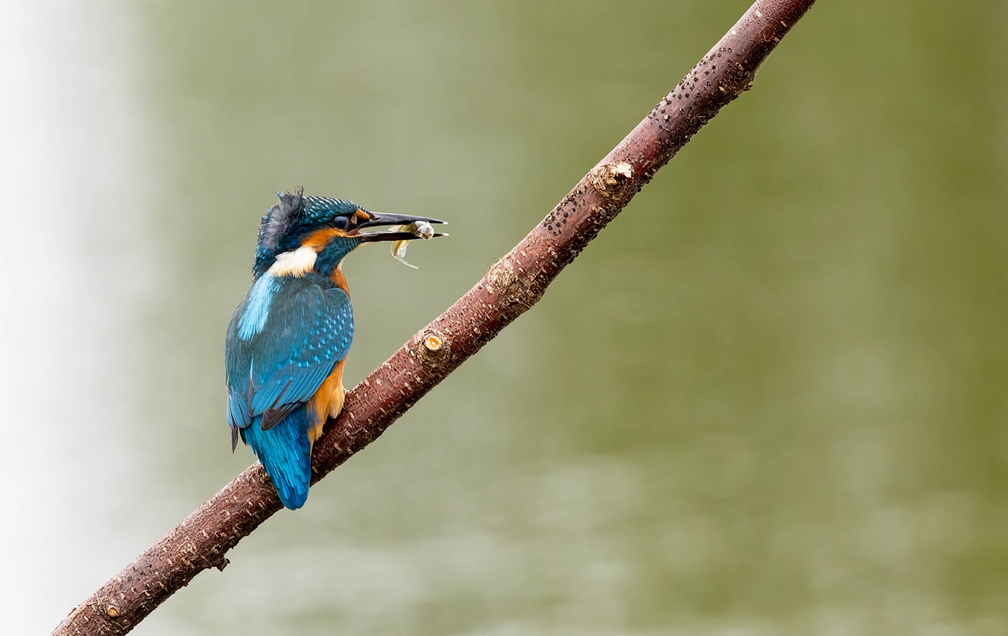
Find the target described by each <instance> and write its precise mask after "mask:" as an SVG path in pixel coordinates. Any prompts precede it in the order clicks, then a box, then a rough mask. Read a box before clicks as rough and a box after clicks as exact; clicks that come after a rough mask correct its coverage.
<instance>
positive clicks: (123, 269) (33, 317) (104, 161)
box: [0, 1, 157, 634]
mask: <svg viewBox="0 0 1008 636" xmlns="http://www.w3.org/2000/svg"><path fill="white" fill-rule="evenodd" d="M0 24H3V25H4V37H3V38H0V82H2V85H3V86H4V90H3V99H2V100H0V140H2V141H0V191H2V192H3V213H2V214H3V221H2V228H3V229H2V232H3V239H2V243H3V248H2V250H0V266H2V269H3V273H4V275H3V276H2V277H0V297H2V298H3V302H2V308H0V312H2V314H0V318H2V323H0V358H2V360H3V362H2V364H0V403H2V404H3V412H4V417H3V431H4V432H3V435H4V440H3V442H2V443H0V458H2V459H0V467H2V469H0V470H2V471H3V472H2V483H3V484H4V497H3V499H4V508H5V509H6V512H5V521H4V522H3V523H2V524H0V545H2V546H3V557H2V562H3V564H4V572H5V575H4V576H3V577H2V580H0V586H2V588H4V589H2V591H0V599H2V600H0V615H2V617H3V618H2V619H0V632H2V633H5V634H41V633H48V632H49V631H50V630H52V629H53V628H54V627H55V626H56V625H57V624H58V623H59V621H60V620H62V618H63V617H64V616H65V615H66V613H67V612H68V611H69V610H70V609H71V608H72V607H73V606H74V605H75V604H76V603H78V602H80V601H82V600H83V599H84V598H85V597H86V596H87V595H88V594H89V593H90V592H91V591H92V590H94V589H95V588H96V587H97V585H99V584H101V583H102V582H104V580H106V579H107V578H109V577H111V576H112V575H113V574H114V573H115V571H114V567H113V566H111V565H110V564H114V563H118V564H119V565H124V564H125V563H126V562H127V561H128V560H129V559H130V558H131V557H129V556H126V555H128V554H129V552H130V551H132V550H134V548H135V546H133V545H131V542H129V541H126V542H124V541H121V539H122V537H121V536H120V535H119V532H123V530H122V529H123V528H124V527H128V526H129V521H128V520H129V510H125V509H123V507H124V506H126V504H125V499H124V497H123V496H122V494H121V493H122V491H123V489H121V488H120V485H122V484H128V483H130V482H131V481H132V480H133V478H134V474H135V472H136V471H137V470H138V466H137V461H136V460H135V459H134V458H132V457H131V453H130V452H128V442H127V441H126V440H124V439H122V431H123V430H124V429H126V427H127V426H128V425H133V426H142V425H143V422H142V417H140V414H139V413H138V412H136V411H137V408H136V407H135V403H134V401H133V400H132V396H133V395H135V390H134V389H135V384H134V383H137V382H138V378H137V376H138V375H139V374H138V369H136V368H135V366H136V365H138V364H139V359H138V358H137V357H136V356H137V355H138V350H139V347H138V346H136V345H137V344H138V341H137V338H138V336H137V335H136V334H137V330H136V326H137V324H138V322H139V321H140V320H142V316H141V315H140V314H139V311H140V310H139V309H138V308H141V307H143V306H144V305H145V299H147V298H148V297H149V296H150V295H151V294H152V293H153V290H155V289H156V286H157V285H156V282H157V281H156V280H154V278H153V276H154V272H155V269H156V263H157V261H156V255H155V254H154V252H153V251H152V245H150V243H149V241H148V237H149V234H150V229H149V227H148V221H149V217H148V206H147V205H145V201H146V200H147V199H148V196H147V195H148V192H146V190H147V185H146V184H145V183H144V180H143V175H144V174H146V173H148V172H149V170H147V169H145V168H144V165H145V164H146V163H147V159H148V158H147V157H146V156H145V143H144V137H145V130H144V128H145V125H144V122H143V121H141V119H140V118H139V115H138V112H139V111H138V109H137V108H136V107H135V103H134V102H135V91H134V88H135V83H136V79H137V78H136V76H135V71H136V69H137V68H138V64H137V62H138V61H139V60H138V50H137V48H136V47H135V46H134V44H135V43H136V40H137V33H136V31H135V30H134V26H135V25H134V24H133V22H132V21H131V19H130V13H129V7H128V5H120V4H110V3H99V4H92V3H87V4H81V3H75V2H68V1H64V2H31V3H20V2H6V3H3V4H2V6H0ZM110 520H111V522H110ZM124 543H125V544H126V545H124ZM12 566H13V567H12ZM116 567H117V566H116ZM108 568H113V569H112V570H109V569H108ZM96 573H101V574H96Z"/></svg>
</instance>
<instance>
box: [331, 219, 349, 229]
mask: <svg viewBox="0 0 1008 636" xmlns="http://www.w3.org/2000/svg"><path fill="white" fill-rule="evenodd" d="M332 224H333V227H335V228H336V229H337V230H345V229H347V228H348V227H350V218H349V217H345V216H337V217H336V218H334V219H333V222H332Z"/></svg>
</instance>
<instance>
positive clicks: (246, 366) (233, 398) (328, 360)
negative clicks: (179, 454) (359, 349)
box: [227, 277, 354, 429]
mask: <svg viewBox="0 0 1008 636" xmlns="http://www.w3.org/2000/svg"><path fill="white" fill-rule="evenodd" d="M281 280H282V282H281V283H280V285H279V287H278V290H277V292H276V294H275V296H274V298H273V299H272V302H271V303H270V307H269V315H268V318H267V319H266V320H265V322H264V324H263V326H262V329H261V331H259V332H258V333H256V334H255V335H254V336H252V337H251V338H249V339H248V340H247V341H241V340H240V339H237V338H234V337H232V334H230V333H229V351H228V356H227V357H228V363H227V367H228V421H229V422H230V423H231V425H232V427H237V428H244V427H246V426H248V425H249V424H250V423H251V421H252V418H253V417H255V416H257V415H262V416H263V421H262V427H263V428H264V429H268V428H270V426H272V425H274V424H276V423H277V422H279V421H280V420H282V419H283V418H284V417H285V416H286V415H287V414H288V413H289V412H290V411H291V410H292V409H294V408H296V407H297V406H298V405H300V404H303V403H305V402H307V401H308V400H309V399H311V397H312V396H313V395H314V394H315V392H316V391H318V389H319V387H320V386H322V382H323V381H324V380H325V379H326V377H328V376H329V374H330V373H332V370H333V368H334V367H335V366H336V363H337V362H339V361H340V360H342V359H343V358H345V357H346V354H347V351H348V350H349V349H350V343H351V341H352V340H353V328H354V325H353V312H352V310H351V308H350V298H349V297H348V296H347V294H346V292H344V291H343V290H342V289H339V288H338V287H329V288H327V289H323V287H321V286H320V285H319V284H317V283H316V282H313V281H312V280H311V279H310V278H307V277H306V278H284V279H281ZM232 322H234V321H232ZM232 350H233V351H232Z"/></svg>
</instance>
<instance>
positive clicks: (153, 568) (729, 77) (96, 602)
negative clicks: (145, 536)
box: [54, 0, 815, 635]
mask: <svg viewBox="0 0 1008 636" xmlns="http://www.w3.org/2000/svg"><path fill="white" fill-rule="evenodd" d="M814 1H815V0H757V2H755V3H754V4H753V5H752V6H751V7H750V8H749V10H748V11H747V12H746V13H745V15H743V16H742V18H741V19H740V20H739V21H738V23H736V24H735V26H734V27H732V29H731V30H730V31H729V32H728V33H727V34H726V35H725V36H724V37H723V38H722V39H721V41H720V42H718V43H717V44H716V45H715V46H714V48H712V49H711V51H710V52H709V53H708V54H707V55H706V56H704V58H703V59H702V60H700V62H699V63H698V64H697V65H696V66H695V67H693V69H692V70H691V71H690V72H689V73H688V74H687V75H686V77H685V78H683V80H682V81H681V82H679V85H678V86H676V87H675V89H673V90H672V92H670V93H669V94H668V95H666V96H665V97H664V98H663V99H662V100H661V102H659V104H658V105H657V106H655V108H654V110H652V111H651V112H650V113H649V114H648V116H647V117H646V118H645V119H644V120H643V121H642V122H641V123H640V124H638V125H637V127H636V128H634V130H633V131H632V132H631V133H630V134H629V135H627V137H626V138H625V139H624V140H623V141H622V142H620V144H619V145H617V146H616V148H614V149H613V150H612V152H610V153H609V154H608V155H607V156H606V157H605V158H604V159H602V161H600V162H599V163H598V164H597V165H596V166H595V167H594V168H592V169H591V171H590V172H589V173H588V174H587V175H585V177H584V178H583V179H581V181H580V182H579V183H578V184H577V186H575V187H574V189H573V190H571V192H570V193H568V194H567V196H566V197H564V199H563V200H562V201H561V202H560V203H559V204H558V205H557V206H556V208H554V209H553V211H552V212H550V213H549V214H548V215H547V216H546V218H545V219H543V221H542V222H541V223H539V224H538V225H537V226H535V227H534V228H533V229H532V231H531V232H529V234H528V235H527V236H526V237H525V238H524V239H522V240H521V242H519V243H518V245H516V246H515V247H514V249H512V250H511V251H510V252H508V253H507V254H506V255H505V256H503V257H502V258H501V259H500V260H498V261H497V262H496V263H494V264H493V265H492V266H491V267H490V270H489V271H488V272H487V274H486V276H484V277H483V278H482V279H481V280H480V281H479V282H478V283H476V285H475V286H474V287H473V288H472V289H470V290H469V291H468V292H467V293H466V294H465V295H464V296H463V297H462V298H460V299H459V300H458V301H456V302H455V304H453V305H452V306H451V307H449V308H448V309H447V310H446V311H445V312H444V313H443V314H441V316H439V317H438V318H437V319H435V320H434V321H433V322H431V323H430V324H429V325H428V326H427V327H425V328H424V329H422V330H421V331H420V332H419V333H417V334H416V335H415V336H414V337H413V338H412V339H411V340H410V341H409V342H407V343H406V344H405V345H403V346H402V347H401V348H400V349H399V350H398V351H396V352H395V353H394V354H393V355H392V357H391V358H389V359H388V360H387V361H386V362H385V363H383V364H382V365H381V366H380V367H378V368H377V369H376V370H375V371H374V372H372V373H371V374H370V375H369V376H368V377H367V378H365V379H364V380H362V381H361V383H360V384H358V385H357V386H356V387H354V389H353V390H352V391H350V392H349V393H348V394H347V397H346V402H345V404H344V408H343V412H342V414H340V416H339V418H337V419H336V420H335V421H331V422H329V423H328V425H327V428H326V432H325V434H324V435H323V436H322V437H321V439H319V441H318V442H317V443H316V444H315V451H314V454H313V457H312V462H313V469H314V471H315V475H314V479H313V481H317V480H319V479H321V478H322V477H324V476H325V475H327V474H328V473H329V472H330V471H332V470H333V469H334V468H336V467H337V466H339V465H340V464H342V463H343V462H344V461H346V460H347V459H348V458H349V457H350V456H351V455H353V454H354V453H356V452H357V451H359V450H361V449H362V448H364V447H365V446H367V445H368V444H369V443H371V442H372V441H373V440H374V439H376V438H377V437H378V436H379V435H381V433H382V432H383V431H384V430H385V429H386V428H387V427H388V426H389V425H391V424H392V422H394V421H395V420H396V419H397V418H398V417H399V416H400V415H402V414H403V413H405V412H406V410H407V409H409V408H410V407H411V406H412V405H413V404H415V403H416V402H417V400H419V399H420V398H421V397H423V396H424V394H426V393H427V391H429V390H430V389H431V388H433V387H434V386H435V385H436V384H437V383H438V382H440V381H441V380H443V379H444V378H445V376H447V375H448V374H449V373H451V372H452V371H453V370H454V369H455V368H456V367H458V366H459V365H460V364H462V363H463V362H464V361H465V360H466V359H468V358H469V356H471V355H473V354H474V353H476V352H477V351H479V349H480V348H481V347H482V346H483V345H484V344H486V343H487V342H489V341H490V340H491V339H492V338H493V337H494V336H496V335H497V333H498V332H500V330H501V329H503V328H504V327H506V326H507V325H508V324H510V323H511V321H513V320H514V319H515V318H517V317H518V316H519V315H521V314H522V313H524V312H525V311H527V310H528V309H529V308H530V307H532V306H533V305H534V304H535V303H536V302H537V301H538V300H539V298H540V297H541V296H542V294H543V293H544V292H545V291H546V288H547V286H548V285H549V284H550V282H552V280H553V279H554V278H555V277H556V275H557V274H558V273H559V272H560V270H561V269H563V268H564V266H566V265H567V264H568V263H570V262H571V261H572V260H573V259H574V258H575V257H576V256H577V255H578V253H579V252H580V251H581V250H582V249H583V248H584V247H585V246H586V245H587V244H588V242H589V241H591V240H592V239H593V238H595V236H596V235H597V234H598V233H599V231H600V230H602V228H604V227H605V226H606V224H608V223H609V221H611V220H612V219H613V218H615V216H616V215H617V214H619V212H620V211H621V210H622V209H623V207H624V206H626V204H627V203H628V202H629V201H630V199H631V198H633V196H634V195H635V194H636V193H637V192H638V191H639V190H640V189H641V188H642V187H643V186H644V184H646V183H647V182H648V181H649V180H650V179H651V177H653V176H654V174H655V172H657V171H658V169H659V168H661V167H662V166H664V165H665V164H666V163H668V161H669V160H670V159H671V158H672V157H673V156H674V155H675V154H676V152H678V151H679V149H680V148H682V146H684V145H685V144H686V142H687V141H689V139H690V138H691V137H692V136H693V135H694V134H695V133H696V132H697V131H698V130H699V129H700V128H701V127H702V126H703V125H704V124H705V123H707V121H708V120H710V119H711V118H712V117H713V116H714V115H716V114H717V112H718V111H719V110H720V109H721V107H723V106H724V105H726V104H727V103H728V102H730V101H732V100H733V99H735V98H736V97H738V96H739V95H741V94H742V93H743V92H744V91H746V90H748V89H749V88H750V87H751V86H752V82H753V78H754V76H755V73H756V70H757V68H758V67H759V65H760V64H761V63H762V62H763V60H764V59H765V58H766V57H767V55H769V53H770V52H771V51H772V50H773V49H774V48H775V47H776V46H777V43H778V42H779V41H780V39H781V38H782V37H784V35H785V34H787V32H788V31H789V30H790V28H791V26H792V25H794V23H795V22H797V21H798V19H800V18H801V17H802V15H804V13H805V12H806V11H807V10H808V9H809V8H810V7H811V6H812V4H813V3H814ZM279 509H280V502H279V500H278V499H277V496H276V493H275V492H274V490H273V488H272V486H271V485H270V483H269V480H268V478H267V477H266V474H265V472H264V471H263V470H262V467H261V466H260V465H259V464H258V463H257V464H255V465H253V466H251V467H250V468H248V469H246V470H245V471H244V472H242V473H241V474H240V475H239V476H238V477H237V478H235V480H234V481H232V482H231V483H229V484H228V485H227V486H225V487H224V488H223V489H221V490H220V492H218V493H217V494H216V495H214V496H213V497H211V498H210V499H209V500H208V501H206V502H205V503H204V504H203V505H202V506H200V507H199V508H198V509H197V510H196V511H195V512H193V513H192V514H190V515H189V516H188V517H187V518H186V519H185V520H184V521H183V522H182V523H181V524H179V525H178V526H176V527H175V528H174V529H172V530H171V531H170V532H169V533H168V534H167V535H165V536H164V537H163V538H162V539H160V540H159V541H158V542H157V543H156V544H154V545H153V546H151V547H150V548H149V549H148V550H147V551H145V552H144V553H143V554H141V555H140V556H139V557H138V558H137V559H136V560H135V561H134V562H133V563H131V564H129V565H128V566H126V567H125V568H123V570H122V571H121V572H119V573H118V574H116V575H115V577H113V578H112V579H111V580H110V581H108V582H107V583H106V584H105V585H103V586H102V587H101V588H99V589H98V590H97V591H96V592H95V593H94V594H93V595H92V596H91V597H90V598H88V599H87V600H85V601H84V602H83V603H82V604H81V605H79V606H78V607H76V608H74V609H73V610H72V611H71V612H70V614H69V615H68V616H67V617H66V619H65V620H64V621H63V622H62V623H61V624H60V625H59V626H58V627H57V628H56V631H55V632H54V634H59V635H80V634H124V633H126V632H128V631H130V630H131V629H132V628H133V627H134V626H135V625H136V624H137V623H139V622H140V621H141V620H143V618H144V617H146V616H147V615H148V614H149V613H150V612H152V611H153V610H154V608H156V607H157V606H158V605H160V604H161V603H162V602H164V601H165V600H166V599H167V598H168V597H169V596H171V595H172V594H173V593H174V592H175V591H177V590H178V589H179V588H181V587H183V586H185V585H187V584H188V583H189V581H191V580H192V578H193V577H194V576H196V575H197V574H199V573H200V572H201V571H203V570H205V569H208V568H211V567H216V568H220V569H223V568H224V566H225V565H226V564H227V559H225V556H224V555H225V554H226V553H227V551H228V550H230V549H231V548H233V547H234V546H235V545H236V544H237V543H238V541H240V540H241V539H242V537H244V536H246V535H248V534H249V533H251V532H252V531H253V530H254V529H255V528H256V527H257V526H258V525H259V524H261V523H262V522H263V521H265V520H266V519H268V518H269V517H270V516H271V515H272V514H273V513H275V512H276V511H277V510H279Z"/></svg>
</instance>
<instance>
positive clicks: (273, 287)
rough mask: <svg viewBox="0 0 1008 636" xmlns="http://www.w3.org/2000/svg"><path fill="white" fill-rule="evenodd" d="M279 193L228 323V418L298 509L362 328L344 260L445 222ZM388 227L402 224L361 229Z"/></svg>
mask: <svg viewBox="0 0 1008 636" xmlns="http://www.w3.org/2000/svg"><path fill="white" fill-rule="evenodd" d="M277 197H278V198H279V203H278V204H276V205H274V206H273V207H271V208H270V209H269V210H268V211H267V212H266V215H265V216H264V217H263V218H262V222H261V223H260V226H259V240H258V245H257V248H256V254H255V261H254V263H253V267H252V277H253V280H252V286H251V288H249V290H248V293H246V294H245V297H244V298H243V299H242V301H241V302H240V303H239V304H238V307H237V308H236V309H235V311H234V314H233V315H232V316H231V321H230V323H229V324H228V327H227V337H226V340H225V347H224V360H225V372H226V378H227V419H228V425H229V426H230V427H231V450H232V451H234V450H235V448H236V447H237V445H238V439H239V438H241V440H242V441H243V442H244V443H245V444H247V445H248V446H250V447H252V450H253V452H255V454H256V456H257V457H258V458H259V461H260V462H261V463H262V465H263V467H264V468H265V469H266V473H267V474H268V475H269V477H270V480H271V481H272V482H273V486H274V487H275V488H276V491H277V494H278V495H279V496H280V501H281V502H282V503H283V505H284V506H286V507H287V508H290V509H297V508H300V507H301V506H303V505H304V503H305V500H306V499H307V498H308V486H309V483H310V481H311V449H312V445H313V444H314V443H315V440H317V439H318V438H319V436H320V435H321V434H322V427H323V425H324V424H325V422H326V419H327V418H330V417H336V416H337V415H338V414H339V412H340V411H341V410H342V408H343V396H344V388H343V366H344V364H345V363H346V357H347V352H348V351H349V349H350V343H351V342H352V341H353V335H354V319H353V310H352V308H351V306H350V295H349V290H348V288H347V281H346V277H344V275H343V271H342V263H343V259H344V257H346V255H347V254H349V253H350V252H352V251H353V250H354V249H355V248H357V247H358V246H360V245H363V244H364V243H374V242H378V241H396V242H397V243H396V245H400V246H403V245H405V243H404V241H409V240H411V239H415V238H431V237H433V236H444V234H438V233H434V232H432V229H431V227H430V224H432V223H444V221H439V220H437V219H430V218H426V217H419V216H404V215H397V214H386V213H384V212H383V213H380V214H379V213H376V212H371V211H369V210H366V209H365V208H363V207H361V206H359V205H357V204H356V203H353V202H351V201H346V200H343V199H331V198H328V197H315V196H305V195H304V194H303V190H302V189H301V188H298V189H297V190H295V192H293V193H277ZM380 226H401V227H393V228H389V229H386V231H377V232H361V229H363V228H374V227H380ZM394 251H396V250H394ZM397 251H399V252H400V253H401V252H402V251H404V250H403V249H402V248H400V249H399V250H397Z"/></svg>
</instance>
